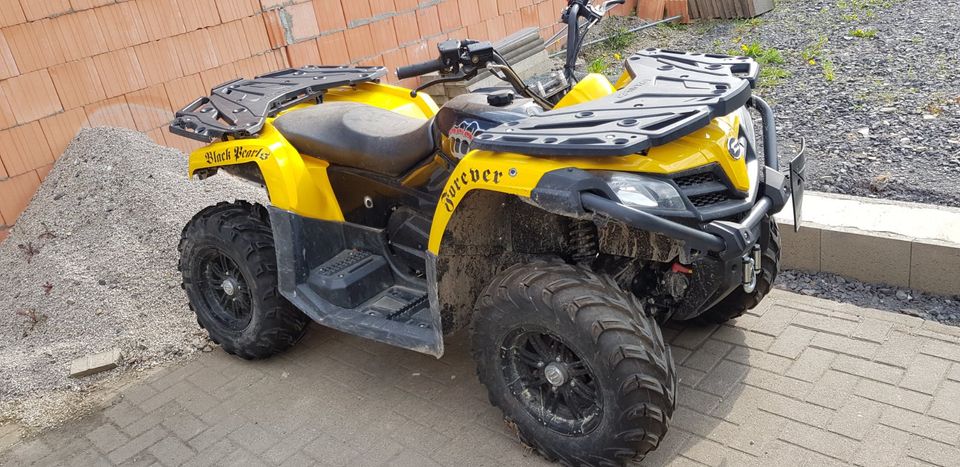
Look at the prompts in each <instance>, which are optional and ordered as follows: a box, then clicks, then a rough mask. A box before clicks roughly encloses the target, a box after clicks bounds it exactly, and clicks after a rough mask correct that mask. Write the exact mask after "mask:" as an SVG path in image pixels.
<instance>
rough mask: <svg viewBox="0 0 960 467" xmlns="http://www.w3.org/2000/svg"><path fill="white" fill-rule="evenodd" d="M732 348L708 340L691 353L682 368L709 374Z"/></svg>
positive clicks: (725, 344)
mask: <svg viewBox="0 0 960 467" xmlns="http://www.w3.org/2000/svg"><path fill="white" fill-rule="evenodd" d="M732 348H733V346H732V345H730V344H727V343H724V342H720V341H717V340H713V339H709V340H707V341H706V342H704V343H703V344H702V345H700V347H698V348H697V349H696V350H695V351H694V352H693V355H690V357H688V358H687V359H686V360H684V362H683V366H685V367H687V368H692V369H694V370H699V371H703V372H709V371H710V370H712V369H713V367H714V366H716V364H717V363H718V362H719V361H720V360H722V359H723V357H724V356H725V355H726V354H727V352H729V351H730V349H732Z"/></svg>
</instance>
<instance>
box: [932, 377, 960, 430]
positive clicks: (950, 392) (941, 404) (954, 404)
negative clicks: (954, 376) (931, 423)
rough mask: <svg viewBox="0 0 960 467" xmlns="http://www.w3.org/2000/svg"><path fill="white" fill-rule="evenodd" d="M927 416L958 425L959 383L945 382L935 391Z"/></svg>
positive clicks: (959, 412) (959, 416)
mask: <svg viewBox="0 0 960 467" xmlns="http://www.w3.org/2000/svg"><path fill="white" fill-rule="evenodd" d="M928 413H929V415H931V416H934V417H937V418H939V419H943V420H947V421H950V422H953V423H957V424H960V383H958V382H955V381H947V382H945V383H943V386H942V387H941V388H940V389H939V390H938V391H937V394H936V396H935V397H934V399H933V405H932V406H930V412H928Z"/></svg>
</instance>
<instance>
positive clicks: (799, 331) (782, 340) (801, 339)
mask: <svg viewBox="0 0 960 467" xmlns="http://www.w3.org/2000/svg"><path fill="white" fill-rule="evenodd" d="M816 335H817V333H816V331H811V330H809V329H805V328H801V327H797V326H789V327H785V329H784V330H783V332H782V333H780V335H778V336H777V338H776V340H774V341H773V344H772V345H771V346H770V349H769V350H768V351H769V352H770V353H772V354H774V355H779V356H781V357H786V358H789V359H795V358H797V357H799V356H800V354H801V353H802V352H803V349H805V348H807V346H809V345H810V341H812V340H813V338H814V337H815V336H816Z"/></svg>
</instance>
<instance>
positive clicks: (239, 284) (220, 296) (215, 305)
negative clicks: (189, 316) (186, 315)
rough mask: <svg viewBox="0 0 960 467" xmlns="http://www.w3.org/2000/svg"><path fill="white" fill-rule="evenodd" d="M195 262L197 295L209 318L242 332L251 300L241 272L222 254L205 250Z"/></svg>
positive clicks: (249, 317)
mask: <svg viewBox="0 0 960 467" xmlns="http://www.w3.org/2000/svg"><path fill="white" fill-rule="evenodd" d="M198 256H199V261H198V262H197V270H196V272H197V275H196V276H195V277H197V279H198V281H197V282H198V285H199V288H200V294H201V297H202V299H203V302H204V304H205V305H206V308H207V309H208V310H209V311H210V315H211V317H212V318H214V319H215V320H217V322H219V323H220V324H221V325H223V326H224V327H226V328H228V329H231V330H242V329H244V328H246V327H247V325H248V324H250V319H251V318H252V317H253V300H252V297H251V294H250V287H249V285H248V282H247V280H246V278H245V277H244V276H243V272H242V271H241V270H240V267H239V266H238V265H237V262H236V261H234V260H233V258H231V257H230V256H229V255H227V254H226V253H224V252H222V251H220V250H218V249H214V248H209V249H206V250H204V251H202V252H201V253H200V254H199V255H198Z"/></svg>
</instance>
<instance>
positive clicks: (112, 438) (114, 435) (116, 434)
mask: <svg viewBox="0 0 960 467" xmlns="http://www.w3.org/2000/svg"><path fill="white" fill-rule="evenodd" d="M87 439H88V440H90V442H91V443H93V445H94V446H95V447H96V448H97V449H99V450H100V452H110V451H113V450H114V449H116V448H118V447H120V446H122V445H123V444H124V443H126V442H127V436H126V435H124V434H123V433H121V432H120V430H118V429H117V427H115V426H113V425H112V424H110V423H104V424H103V425H100V426H99V427H97V428H95V429H94V430H93V431H91V432H89V433H87Z"/></svg>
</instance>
